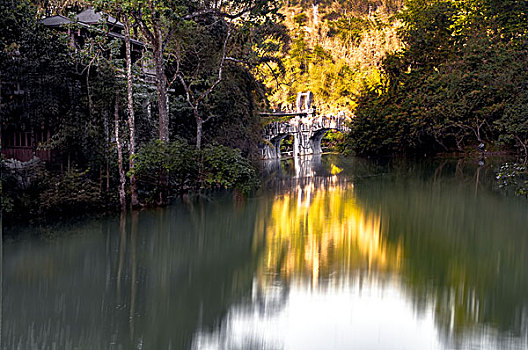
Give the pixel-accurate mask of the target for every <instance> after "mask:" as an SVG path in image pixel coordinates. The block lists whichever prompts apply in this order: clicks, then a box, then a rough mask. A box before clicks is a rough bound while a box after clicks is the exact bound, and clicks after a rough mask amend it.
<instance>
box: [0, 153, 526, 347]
mask: <svg viewBox="0 0 528 350" xmlns="http://www.w3.org/2000/svg"><path fill="white" fill-rule="evenodd" d="M265 168H266V173H267V177H266V180H265V181H264V183H263V190H262V191H261V193H259V194H258V195H257V196H255V197H253V198H248V199H246V200H241V199H236V200H234V199H233V198H231V197H230V196H223V197H221V198H215V199H214V200H210V201H208V200H202V201H193V202H191V203H185V204H184V203H175V204H174V205H173V206H171V207H169V208H165V209H155V210H145V211H142V212H139V213H134V214H129V215H127V216H122V217H109V218H105V219H98V220H85V221H82V222H70V223H67V222H65V223H61V224H58V225H56V226H54V227H47V228H32V229H28V228H25V229H20V230H17V231H14V230H12V231H11V232H9V233H8V234H9V237H16V239H14V240H13V239H11V238H10V239H6V240H5V241H4V256H3V258H4V264H3V280H4V281H3V308H2V330H1V335H2V339H1V340H2V343H1V344H2V349H497V348H501V349H525V348H527V347H528V310H527V306H528V293H527V292H526V291H527V290H528V275H527V274H526V268H527V267H528V215H527V214H528V201H526V200H525V199H519V198H515V197H507V196H504V195H502V194H501V193H499V192H497V191H496V190H495V189H494V185H493V177H494V174H493V169H494V166H493V164H486V165H484V166H478V165H477V164H474V162H472V161H469V160H462V161H432V162H430V163H428V164H424V163H421V164H412V163H411V164H410V163H392V164H388V165H387V164H375V163H372V162H367V161H361V160H358V159H344V158H340V157H336V156H325V157H323V158H322V159H320V158H319V159H317V158H315V159H308V158H305V159H301V160H289V161H286V162H282V163H278V162H270V163H266V166H265Z"/></svg>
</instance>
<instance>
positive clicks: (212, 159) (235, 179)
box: [129, 139, 258, 203]
mask: <svg viewBox="0 0 528 350" xmlns="http://www.w3.org/2000/svg"><path fill="white" fill-rule="evenodd" d="M163 173H166V174H168V178H169V187H170V190H171V193H172V194H181V193H185V192H189V191H191V192H192V191H203V190H219V189H226V190H238V191H240V192H242V193H245V194H247V193H249V192H250V191H252V190H254V189H255V188H256V187H257V186H258V177H257V174H256V171H255V169H254V167H253V166H252V165H251V163H250V162H249V160H247V159H246V158H244V157H242V155H241V154H240V151H238V150H236V149H232V148H229V147H226V146H219V145H208V146H206V147H204V148H203V149H202V150H196V149H195V147H193V146H191V145H188V144H187V142H185V141H183V140H181V139H179V140H176V141H173V142H170V143H169V144H164V143H162V142H161V141H159V140H156V141H153V142H151V143H149V144H147V145H144V146H143V147H142V148H141V149H140V150H139V152H138V154H137V157H136V168H135V175H136V178H137V181H138V185H139V188H138V190H139V194H140V196H141V197H142V201H143V202H147V203H148V202H151V201H154V200H156V198H157V194H158V193H159V191H160V185H161V184H160V182H159V179H160V175H161V174H163ZM129 175H130V174H129Z"/></svg>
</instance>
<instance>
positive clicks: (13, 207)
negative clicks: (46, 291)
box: [1, 140, 260, 226]
mask: <svg viewBox="0 0 528 350" xmlns="http://www.w3.org/2000/svg"><path fill="white" fill-rule="evenodd" d="M135 157H136V167H135V169H134V172H133V174H134V175H135V177H136V181H137V188H138V197H139V203H140V205H139V207H140V208H141V207H153V206H163V205H166V204H168V202H162V201H160V200H159V199H160V197H161V196H162V195H163V194H162V192H163V191H166V192H167V193H166V195H167V196H168V198H169V200H174V199H176V198H179V197H181V196H183V195H203V194H205V193H215V192H220V191H230V192H232V193H234V194H235V195H237V196H246V195H248V194H250V193H252V192H253V191H255V190H256V189H258V187H259V184H260V181H259V177H258V170H257V167H256V166H255V164H253V163H252V162H251V161H250V160H249V159H247V158H245V157H243V156H242V155H241V152H240V151H239V150H237V149H232V148H230V147H227V146H221V145H207V146H205V147H204V148H203V149H201V150H198V149H196V148H195V147H194V146H192V145H189V144H187V142H185V141H183V140H176V141H172V142H170V143H168V144H164V143H162V142H160V141H159V140H156V141H152V142H150V143H148V144H146V145H144V147H142V148H141V149H140V150H139V152H138V153H137V154H136V156H135ZM1 170H2V178H3V179H2V182H3V186H2V189H3V191H2V210H3V222H4V225H5V226H9V225H14V224H17V223H27V222H28V221H46V220H47V219H52V220H53V219H56V218H60V217H70V216H82V215H92V214H104V213H108V212H117V211H119V210H120V202H119V198H118V197H119V196H118V193H117V191H115V187H116V186H115V184H112V183H110V182H109V181H107V180H111V179H106V178H105V177H104V176H103V175H102V176H100V177H99V181H94V180H93V179H94V178H95V177H94V175H93V171H92V170H91V169H84V170H81V169H80V168H78V167H77V166H75V165H72V166H71V167H70V168H69V169H66V170H64V171H62V172H60V171H53V170H50V169H48V168H47V167H46V166H45V164H44V163H43V162H41V161H40V160H38V159H37V158H34V159H33V160H31V161H30V162H26V163H21V162H17V161H13V160H7V161H6V160H3V161H2V169H1ZM127 175H128V176H127V179H128V180H129V179H130V176H131V175H132V172H130V171H129V172H128V174H127ZM164 176H166V178H167V180H168V181H167V185H164V184H163V181H162V180H160V179H163V177H164ZM113 181H115V180H113ZM126 196H127V208H130V198H129V197H130V187H129V181H127V187H126Z"/></svg>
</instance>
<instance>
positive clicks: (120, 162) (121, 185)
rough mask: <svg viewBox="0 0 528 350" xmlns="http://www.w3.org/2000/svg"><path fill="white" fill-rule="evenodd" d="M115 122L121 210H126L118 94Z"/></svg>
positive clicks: (117, 95)
mask: <svg viewBox="0 0 528 350" xmlns="http://www.w3.org/2000/svg"><path fill="white" fill-rule="evenodd" d="M114 121H115V138H116V146H117V166H118V168H119V203H120V204H121V210H122V211H125V210H126V197H125V170H124V169H123V153H122V148H123V147H122V145H121V140H120V139H119V93H117V94H116V101H115V108H114Z"/></svg>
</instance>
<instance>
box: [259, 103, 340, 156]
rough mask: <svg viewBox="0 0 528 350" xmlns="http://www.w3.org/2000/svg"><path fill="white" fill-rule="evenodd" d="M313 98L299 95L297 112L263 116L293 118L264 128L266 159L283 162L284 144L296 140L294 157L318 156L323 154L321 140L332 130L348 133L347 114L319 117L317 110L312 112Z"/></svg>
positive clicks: (263, 152) (313, 109)
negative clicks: (282, 142)
mask: <svg viewBox="0 0 528 350" xmlns="http://www.w3.org/2000/svg"><path fill="white" fill-rule="evenodd" d="M312 97H313V95H312V94H311V93H303V94H299V96H298V97H297V110H296V111H291V112H290V111H287V112H273V113H262V115H266V116H275V117H277V116H278V117H288V116H289V117H291V119H289V120H288V121H277V122H272V123H270V124H268V125H266V126H265V128H264V139H265V141H266V143H265V144H264V145H263V147H262V149H261V151H262V158H263V159H278V158H281V153H280V144H281V141H282V140H283V139H284V138H286V137H288V136H290V135H291V136H293V153H294V154H293V155H294V156H303V155H311V154H313V155H318V154H321V153H322V149H321V140H322V138H323V136H324V134H325V133H326V132H327V131H329V130H337V131H341V132H347V131H349V127H348V121H350V118H348V117H346V116H345V114H344V113H338V115H337V116H334V115H329V116H326V115H317V113H316V110H315V108H311V101H312Z"/></svg>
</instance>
